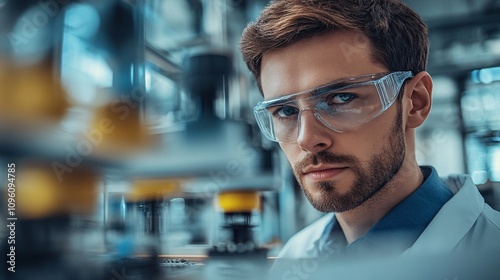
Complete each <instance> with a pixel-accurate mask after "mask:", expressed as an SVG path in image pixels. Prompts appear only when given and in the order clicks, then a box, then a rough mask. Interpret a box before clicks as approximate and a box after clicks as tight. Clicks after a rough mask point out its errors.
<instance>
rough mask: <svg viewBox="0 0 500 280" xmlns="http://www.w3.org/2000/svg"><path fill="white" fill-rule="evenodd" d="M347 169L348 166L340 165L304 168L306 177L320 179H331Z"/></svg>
mask: <svg viewBox="0 0 500 280" xmlns="http://www.w3.org/2000/svg"><path fill="white" fill-rule="evenodd" d="M345 170H347V167H340V166H320V167H307V168H306V169H304V170H303V172H302V173H303V174H304V177H306V178H308V179H311V180H314V181H319V180H331V179H333V178H335V177H337V175H339V174H341V173H342V172H344V171H345Z"/></svg>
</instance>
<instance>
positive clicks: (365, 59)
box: [261, 31, 385, 100]
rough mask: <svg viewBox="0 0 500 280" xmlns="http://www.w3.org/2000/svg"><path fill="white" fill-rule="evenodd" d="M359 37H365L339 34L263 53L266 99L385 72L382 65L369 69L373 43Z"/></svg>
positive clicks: (345, 33)
mask: <svg viewBox="0 0 500 280" xmlns="http://www.w3.org/2000/svg"><path fill="white" fill-rule="evenodd" d="M359 36H364V35H362V34H361V35H360V33H357V32H346V31H338V32H335V33H329V34H326V35H322V36H317V37H313V38H309V39H306V40H302V41H299V42H297V43H294V44H291V45H289V46H287V47H284V48H279V49H275V50H272V51H270V52H268V53H266V54H264V56H263V58H262V64H261V85H262V91H263V94H264V98H265V99H266V100H268V99H274V98H278V97H280V96H285V95H290V94H294V93H297V92H303V91H307V90H313V89H315V88H317V87H320V86H323V85H326V84H329V83H331V82H333V81H335V80H338V79H342V78H348V77H353V76H359V75H363V74H371V73H375V72H383V71H384V70H385V67H384V68H382V67H380V65H378V66H377V67H371V68H370V67H367V66H370V64H374V63H373V60H372V56H371V48H370V44H367V43H366V41H365V40H362V39H360V38H359ZM366 40H368V39H366ZM369 69H374V70H372V72H370V71H368V70H369ZM376 70H377V71H376ZM379 70H381V71H379ZM373 71H375V72H373Z"/></svg>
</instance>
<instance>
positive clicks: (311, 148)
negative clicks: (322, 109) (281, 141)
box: [297, 110, 333, 153]
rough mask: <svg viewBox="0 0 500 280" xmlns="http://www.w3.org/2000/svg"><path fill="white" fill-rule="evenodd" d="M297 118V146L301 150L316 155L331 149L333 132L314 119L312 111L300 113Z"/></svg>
mask: <svg viewBox="0 0 500 280" xmlns="http://www.w3.org/2000/svg"><path fill="white" fill-rule="evenodd" d="M298 118H299V124H298V130H299V131H298V136H297V144H298V145H299V147H300V148H301V149H302V150H304V151H307V152H310V153H317V152H320V151H323V150H326V149H328V148H330V147H331V145H332V143H333V141H332V138H331V134H332V132H333V131H332V130H330V129H328V128H327V127H326V126H324V125H323V124H322V123H321V122H320V121H319V120H318V119H316V117H315V116H314V111H313V110H303V111H301V112H300V113H299V116H298Z"/></svg>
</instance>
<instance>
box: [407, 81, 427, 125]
mask: <svg viewBox="0 0 500 280" xmlns="http://www.w3.org/2000/svg"><path fill="white" fill-rule="evenodd" d="M405 95H406V98H407V100H405V101H406V104H408V109H407V110H405V112H407V113H406V114H407V120H406V127H407V128H416V127H418V126H420V125H422V124H423V123H424V121H425V119H427V116H428V115H429V113H430V110H431V105H432V78H431V76H430V75H429V73H427V72H425V71H422V72H420V73H418V74H417V75H416V76H415V77H413V79H411V80H409V81H408V82H407V84H406V87H405Z"/></svg>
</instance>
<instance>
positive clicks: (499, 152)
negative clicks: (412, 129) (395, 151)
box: [0, 0, 500, 279]
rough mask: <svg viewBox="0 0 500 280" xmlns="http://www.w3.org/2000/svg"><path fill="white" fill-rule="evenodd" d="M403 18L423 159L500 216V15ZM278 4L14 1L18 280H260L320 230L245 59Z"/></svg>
mask: <svg viewBox="0 0 500 280" xmlns="http://www.w3.org/2000/svg"><path fill="white" fill-rule="evenodd" d="M405 2H406V3H407V4H408V5H409V6H411V7H412V8H414V9H415V10H416V11H417V12H418V13H419V14H420V15H421V16H422V17H423V18H424V20H425V21H426V23H427V24H428V26H429V33H430V42H431V48H430V56H429V64H428V72H429V73H430V74H431V75H432V76H433V79H434V96H433V99H434V103H433V108H432V113H431V115H430V117H429V119H428V120H427V121H426V122H425V124H424V125H423V126H422V127H421V128H419V129H418V131H417V133H418V135H417V159H418V161H419V163H420V164H422V165H433V166H435V167H436V169H437V170H438V172H439V173H440V175H442V176H445V175H447V174H451V173H469V174H471V176H472V178H473V180H474V182H475V183H476V184H477V185H478V188H479V189H480V191H481V193H482V194H483V195H484V197H485V200H486V202H487V203H488V204H490V205H491V206H492V207H493V208H495V209H500V1H497V0H474V1H472V0H440V1H431V0H418V1H417V0H407V1H405ZM267 3H268V1H265V0H256V1H248V0H105V1H102V0H88V1H77V0H23V1H17V0H0V163H1V166H4V169H2V171H1V172H0V178H1V183H0V187H1V188H0V191H1V193H2V195H1V197H2V199H1V200H0V207H1V210H0V215H1V217H2V220H4V221H7V220H8V218H15V219H16V220H15V222H16V223H15V225H16V227H15V231H12V230H10V229H9V228H6V227H5V226H2V227H0V228H1V229H0V236H2V239H1V240H2V241H1V243H2V244H0V246H1V248H4V249H5V251H6V253H5V254H4V253H3V250H4V249H2V254H1V257H0V260H2V261H3V260H4V259H2V258H6V255H7V254H9V253H10V252H11V251H12V250H11V247H10V246H11V245H9V244H10V243H8V242H7V240H8V237H11V236H12V232H14V233H15V234H14V235H15V237H14V239H15V257H14V261H15V264H17V265H18V267H17V266H16V268H17V269H18V272H16V274H15V277H17V278H7V279H35V278H36V279H168V278H169V277H171V278H176V279H224V277H227V279H234V278H236V276H235V275H238V276H237V277H239V278H247V279H255V278H256V277H255V273H257V274H258V273H259V271H262V270H259V269H256V267H255V266H253V265H256V266H261V265H268V264H269V258H272V257H274V256H276V254H277V252H278V251H279V249H280V248H281V246H282V245H283V244H284V242H286V241H287V239H288V238H290V236H291V235H293V234H294V233H295V232H297V231H298V230H300V229H301V228H303V227H304V226H306V225H308V224H309V223H311V222H312V221H314V220H315V219H317V218H318V217H320V216H321V213H318V212H317V211H316V210H314V209H313V208H312V207H311V206H310V205H309V203H308V202H307V200H306V199H305V197H304V196H303V195H302V192H301V190H300V187H299V186H298V184H297V183H296V181H295V178H294V177H293V175H292V173H291V170H290V168H289V166H288V163H287V161H286V159H285V158H284V156H283V155H282V154H281V152H280V149H279V147H278V146H277V145H276V144H275V143H272V142H270V141H268V140H266V139H265V138H264V137H263V136H262V135H261V134H260V132H259V129H258V127H257V126H256V123H255V120H254V117H253V112H252V108H253V106H254V105H255V104H256V103H257V102H258V101H260V100H261V99H262V97H261V94H260V93H259V90H258V88H257V86H256V85H255V84H254V81H253V79H252V77H251V75H250V73H249V71H248V70H247V69H246V66H245V65H244V63H243V61H242V59H241V56H240V54H239V50H238V45H239V38H240V35H241V32H242V30H243V29H244V28H245V26H246V24H247V23H248V22H249V21H252V20H254V19H256V18H257V16H258V14H259V13H260V11H261V10H262V9H263V8H264V7H265V5H267ZM11 164H14V165H13V166H12V165H11ZM7 166H9V167H8V168H7ZM9 174H12V175H14V176H15V177H12V176H9ZM11 193H14V195H11V196H9V194H11ZM8 198H13V199H12V200H8ZM9 221H10V220H9ZM4 237H5V238H4ZM11 239H12V238H11ZM249 259H251V260H254V261H255V262H248V260H249ZM228 260H231V261H232V263H228ZM6 261H7V263H8V261H12V257H9V255H7V259H6ZM238 261H240V262H241V264H242V265H241V266H236V267H238V269H239V270H236V268H235V266H234V262H238ZM3 263H5V261H3ZM4 273H8V271H7V270H2V272H0V275H2V274H4ZM35 275H36V277H35ZM199 275H204V277H205V278H199ZM7 276H8V277H12V275H11V274H9V275H7ZM124 276H126V277H136V278H124ZM120 277H121V278H120ZM0 278H2V279H6V278H4V277H0Z"/></svg>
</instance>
